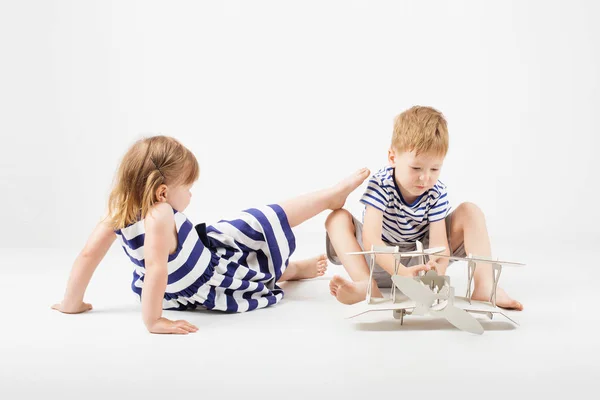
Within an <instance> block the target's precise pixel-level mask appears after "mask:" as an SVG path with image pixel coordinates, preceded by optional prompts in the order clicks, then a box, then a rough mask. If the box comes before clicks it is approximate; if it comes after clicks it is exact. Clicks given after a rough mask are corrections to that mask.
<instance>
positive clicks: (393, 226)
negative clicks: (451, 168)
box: [360, 167, 451, 244]
mask: <svg viewBox="0 0 600 400" xmlns="http://www.w3.org/2000/svg"><path fill="white" fill-rule="evenodd" d="M360 201H361V203H363V204H365V209H366V206H367V205H369V206H372V207H375V208H376V209H378V210H380V211H382V212H383V226H382V231H381V239H382V240H383V241H384V242H385V243H388V244H396V243H406V242H415V241H417V240H421V239H422V238H423V237H425V235H426V234H427V233H428V232H429V224H430V223H431V222H435V221H439V220H442V219H444V218H446V216H447V215H448V214H450V211H451V206H450V203H449V202H448V196H447V192H446V185H444V184H443V183H442V182H441V181H439V180H438V181H437V182H436V184H435V185H434V186H433V187H432V188H431V189H429V190H428V191H427V192H425V193H423V194H422V195H421V196H419V197H418V198H417V199H416V200H415V201H414V202H413V203H412V204H408V203H407V202H406V201H405V200H404V198H403V197H402V194H401V193H400V189H399V188H398V185H397V184H396V180H395V179H394V168H393V167H385V168H382V169H380V170H379V171H377V172H376V173H375V174H373V176H372V177H371V179H369V184H368V186H367V189H366V190H365V193H364V194H363V195H362V197H361V199H360ZM363 219H364V212H363Z"/></svg>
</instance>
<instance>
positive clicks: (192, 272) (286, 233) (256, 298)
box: [115, 205, 296, 312]
mask: <svg viewBox="0 0 600 400" xmlns="http://www.w3.org/2000/svg"><path fill="white" fill-rule="evenodd" d="M173 213H174V216H175V226H176V229H177V243H178V244H177V249H176V250H175V252H174V253H173V254H171V255H169V258H168V264H167V266H168V272H169V277H168V281H167V287H166V290H165V295H164V298H163V309H165V310H173V309H176V310H187V309H195V308H197V307H201V308H206V309H209V310H219V311H226V312H245V311H251V310H255V309H258V308H264V307H267V306H270V305H272V304H276V303H277V302H279V301H280V300H281V299H282V298H283V290H281V288H279V287H278V286H277V284H276V282H277V281H278V280H279V278H280V277H281V275H282V274H283V272H284V271H285V269H286V267H287V265H288V262H289V257H290V256H291V254H292V253H293V252H294V250H295V248H296V240H295V237H294V234H293V232H292V229H291V227H290V225H289V223H288V220H287V216H286V214H285V212H284V211H283V209H282V208H281V207H280V206H278V205H269V206H265V207H262V208H259V209H256V208H253V209H249V210H245V211H243V212H242V213H241V214H240V215H239V216H238V217H237V218H236V219H233V220H228V221H226V220H222V221H219V222H218V223H216V224H214V225H212V226H206V225H204V224H200V225H196V226H194V225H193V224H192V223H191V222H190V221H189V220H188V219H187V218H186V217H185V215H184V214H182V213H180V212H178V211H176V210H173ZM115 233H116V234H117V237H118V239H119V240H120V242H121V245H122V247H123V250H124V251H125V254H127V256H128V257H129V259H130V260H131V261H132V262H133V264H134V265H135V269H134V271H133V282H132V284H131V288H132V289H133V291H134V292H135V293H136V294H137V295H138V296H139V297H140V299H141V295H142V290H143V287H144V276H145V274H146V269H145V266H144V237H145V232H144V220H143V219H142V220H140V221H137V222H135V223H133V224H131V225H129V226H127V227H125V228H123V229H119V230H117V231H115Z"/></svg>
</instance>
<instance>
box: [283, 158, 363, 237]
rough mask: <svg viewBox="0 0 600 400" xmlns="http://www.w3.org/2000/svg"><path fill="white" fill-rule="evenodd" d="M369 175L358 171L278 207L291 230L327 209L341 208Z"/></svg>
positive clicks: (361, 170)
mask: <svg viewBox="0 0 600 400" xmlns="http://www.w3.org/2000/svg"><path fill="white" fill-rule="evenodd" d="M369 173H370V172H369V170H368V169H367V168H363V169H360V170H358V171H356V172H355V173H354V174H352V175H350V176H349V177H347V178H346V179H344V180H342V181H341V182H339V183H338V184H337V185H335V186H332V187H330V188H327V189H323V190H319V191H317V192H313V193H308V194H304V195H300V196H298V197H295V198H293V199H290V200H287V201H284V202H283V203H280V204H279V205H280V206H281V208H283V210H284V211H285V214H286V215H287V219H288V222H289V224H290V226H291V227H292V228H293V227H295V226H297V225H300V224H301V223H303V222H304V221H306V220H308V219H310V218H312V217H314V216H315V215H317V214H319V213H321V212H323V211H325V210H327V209H331V210H337V209H338V208H342V207H343V206H344V203H345V202H346V198H347V197H348V195H349V194H350V193H351V192H352V191H354V189H356V188H357V187H359V186H360V184H361V183H363V181H364V180H365V179H366V178H367V177H368V176H369Z"/></svg>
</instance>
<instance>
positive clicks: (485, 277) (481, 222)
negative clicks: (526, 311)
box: [450, 203, 523, 310]
mask: <svg viewBox="0 0 600 400" xmlns="http://www.w3.org/2000/svg"><path fill="white" fill-rule="evenodd" d="M463 242H464V244H465V252H466V253H467V254H469V253H470V254H473V256H483V257H491V255H492V249H491V246H490V239H489V236H488V231H487V227H486V224H485V216H484V215H483V212H482V211H481V210H480V209H479V207H477V206H476V205H475V204H473V203H462V204H461V205H459V206H458V207H457V208H456V210H455V211H454V212H453V213H452V220H451V223H450V243H452V245H453V246H456V247H457V246H459V245H460V244H461V243H463ZM452 250H453V251H454V250H455V249H452ZM492 273H493V271H492V266H491V264H485V263H477V268H475V276H474V278H473V279H474V281H475V285H474V290H473V296H472V297H473V299H474V300H483V301H489V299H490V296H491V294H492V287H493V277H492ZM496 304H497V305H498V306H499V307H502V308H509V309H516V310H522V309H523V305H522V304H521V303H519V302H518V301H516V300H513V299H512V298H510V297H509V296H508V294H506V292H505V291H504V290H503V289H501V288H497V290H496Z"/></svg>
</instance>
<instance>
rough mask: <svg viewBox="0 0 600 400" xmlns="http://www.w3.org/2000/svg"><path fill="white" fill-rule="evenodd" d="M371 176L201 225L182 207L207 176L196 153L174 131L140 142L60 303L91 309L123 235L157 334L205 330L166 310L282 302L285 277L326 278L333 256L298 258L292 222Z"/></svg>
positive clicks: (340, 200) (332, 203)
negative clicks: (98, 274)
mask: <svg viewBox="0 0 600 400" xmlns="http://www.w3.org/2000/svg"><path fill="white" fill-rule="evenodd" d="M367 176H369V170H368V169H366V168H363V169H361V170H359V171H357V172H356V173H355V174H353V175H351V176H350V177H348V178H346V179H345V180H343V181H341V182H340V183H338V184H337V185H335V186H333V187H331V188H328V189H324V190H321V191H318V192H314V193H310V194H305V195H302V196H299V197H296V198H293V199H291V200H288V201H285V202H283V203H281V204H273V205H269V206H265V207H262V208H259V209H249V210H245V211H244V212H242V213H241V214H240V215H239V216H238V218H236V219H233V220H230V221H219V222H218V223H216V224H215V225H213V226H208V227H207V226H205V225H204V224H201V225H197V226H194V225H193V224H192V223H191V222H190V221H189V220H188V219H187V218H186V217H185V215H183V214H182V212H183V211H184V210H185V209H186V207H187V206H188V204H189V203H190V198H191V194H190V188H191V187H192V185H193V183H194V182H195V181H196V180H197V179H198V177H199V166H198V162H197V161H196V158H195V157H194V155H193V154H192V152H190V151H189V150H188V149H187V148H186V147H184V146H183V145H182V144H181V143H179V142H178V141H177V140H175V139H173V138H170V137H166V136H155V137H151V138H147V139H142V140H139V141H138V142H136V143H135V144H134V145H133V146H132V147H131V148H130V149H129V150H128V151H127V153H126V154H125V156H124V158H123V160H122V162H121V165H120V167H119V170H118V172H117V176H116V182H115V186H114V188H113V190H112V192H111V194H110V197H109V201H108V216H107V217H106V218H105V219H104V220H103V221H102V222H100V223H99V224H98V226H97V227H96V228H95V229H94V231H93V232H92V235H91V236H90V238H89V239H88V242H87V243H86V245H85V247H84V248H83V250H82V251H81V253H80V254H79V255H78V256H77V258H76V260H75V262H74V264H73V267H72V271H71V275H70V277H69V281H68V283H67V289H66V292H65V296H64V299H63V301H62V302H61V303H60V304H55V305H53V306H52V308H53V309H55V310H58V311H60V312H63V313H68V314H76V313H82V312H85V311H88V310H91V309H92V306H91V304H88V303H84V302H83V297H84V294H85V290H86V288H87V285H88V283H89V281H90V279H91V277H92V274H93V273H94V270H95V269H96V267H97V266H98V264H99V263H100V261H101V260H102V258H103V257H104V256H105V254H106V252H107V251H108V249H109V248H110V246H111V244H112V243H113V241H114V240H115V239H117V238H118V239H119V242H120V244H121V245H122V247H123V249H124V251H125V254H127V256H128V257H129V259H130V260H131V261H132V262H133V264H134V265H135V270H134V274H133V283H132V285H131V287H132V289H133V291H134V292H135V293H137V294H138V295H139V296H140V299H141V302H142V317H143V320H144V324H145V325H146V327H147V328H148V331H150V332H151V333H177V334H187V333H189V332H196V331H197V330H198V328H197V327H196V326H194V325H192V324H190V323H189V322H187V321H183V320H178V321H171V320H169V319H167V318H164V317H162V310H163V309H177V310H185V309H194V308H197V307H202V308H206V309H209V310H220V311H227V312H244V311H250V310H254V309H258V308H264V307H267V306H270V305H272V304H276V303H277V302H279V301H280V300H281V299H282V298H283V291H282V290H281V289H280V288H279V287H278V286H277V282H281V281H286V280H294V279H304V278H312V277H315V276H318V275H323V273H324V272H325V268H326V263H327V261H326V260H325V257H319V258H314V259H312V260H304V261H300V262H290V261H289V257H290V256H291V254H292V253H293V252H294V249H295V247H296V245H295V238H294V234H293V232H292V229H291V228H293V227H295V226H297V225H299V224H301V223H302V222H304V221H306V220H307V219H309V218H312V217H314V216H315V215H317V214H319V213H320V212H322V211H324V210H326V209H332V210H335V209H339V208H341V207H342V206H343V205H344V203H345V201H346V197H348V195H349V194H350V192H352V191H353V190H354V189H356V188H357V187H358V186H359V185H360V184H361V183H362V182H363V181H364V180H365V178H366V177H367Z"/></svg>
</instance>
